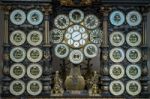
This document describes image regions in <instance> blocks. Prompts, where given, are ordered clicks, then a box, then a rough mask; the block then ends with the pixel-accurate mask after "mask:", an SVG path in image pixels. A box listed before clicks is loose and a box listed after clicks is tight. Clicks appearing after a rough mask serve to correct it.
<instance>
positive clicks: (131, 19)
mask: <svg viewBox="0 0 150 99" xmlns="http://www.w3.org/2000/svg"><path fill="white" fill-rule="evenodd" d="M126 20H127V23H128V24H129V25H130V26H137V25H139V24H140V23H141V21H142V15H141V14H140V13H139V12H137V11H130V12H129V13H128V14H127V16H126Z"/></svg>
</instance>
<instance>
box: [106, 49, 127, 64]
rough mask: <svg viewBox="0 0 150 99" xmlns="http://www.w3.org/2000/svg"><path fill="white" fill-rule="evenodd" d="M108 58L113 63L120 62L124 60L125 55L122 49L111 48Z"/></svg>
mask: <svg viewBox="0 0 150 99" xmlns="http://www.w3.org/2000/svg"><path fill="white" fill-rule="evenodd" d="M109 57H110V59H111V60H112V61H113V62H122V61H123V60H124V58H125V53H124V50H123V49H122V48H113V49H111V50H110V53H109Z"/></svg>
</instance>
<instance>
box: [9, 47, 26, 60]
mask: <svg viewBox="0 0 150 99" xmlns="http://www.w3.org/2000/svg"><path fill="white" fill-rule="evenodd" d="M25 57H26V51H25V50H24V49H23V48H22V47H14V48H13V49H11V51H10V59H11V60H12V61H14V62H22V61H23V60H24V59H25Z"/></svg>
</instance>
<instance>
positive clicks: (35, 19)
mask: <svg viewBox="0 0 150 99" xmlns="http://www.w3.org/2000/svg"><path fill="white" fill-rule="evenodd" d="M27 20H28V22H29V23H30V24H32V25H39V24H40V23H41V22H42V21H43V13H42V12H41V11H39V10H37V9H33V10H31V11H29V13H28V15H27Z"/></svg>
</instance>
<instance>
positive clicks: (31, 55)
mask: <svg viewBox="0 0 150 99" xmlns="http://www.w3.org/2000/svg"><path fill="white" fill-rule="evenodd" d="M42 57H43V52H42V50H41V49H40V48H36V47H33V48H30V49H29V50H28V52H27V58H28V60H29V61H31V62H39V61H40V60H41V59H42Z"/></svg>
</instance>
